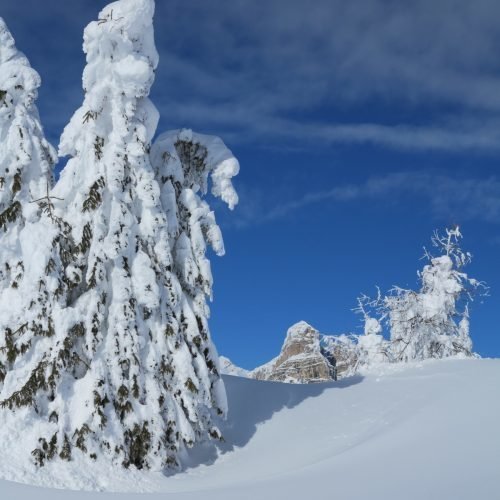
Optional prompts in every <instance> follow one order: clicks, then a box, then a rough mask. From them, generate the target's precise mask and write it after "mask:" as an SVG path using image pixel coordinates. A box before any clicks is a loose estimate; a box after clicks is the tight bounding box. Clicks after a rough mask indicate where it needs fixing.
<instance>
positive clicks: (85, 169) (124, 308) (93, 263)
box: [4, 0, 237, 469]
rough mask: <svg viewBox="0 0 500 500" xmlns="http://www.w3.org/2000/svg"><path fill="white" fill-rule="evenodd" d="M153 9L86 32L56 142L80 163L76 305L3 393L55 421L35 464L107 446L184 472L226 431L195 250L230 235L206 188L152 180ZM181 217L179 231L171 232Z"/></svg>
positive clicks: (69, 172) (72, 281) (67, 214)
mask: <svg viewBox="0 0 500 500" xmlns="http://www.w3.org/2000/svg"><path fill="white" fill-rule="evenodd" d="M153 13H154V1H153V0H120V1H117V2H114V3H112V4H110V5H109V6H107V7H106V8H105V9H104V10H103V11H102V12H101V14H100V17H99V20H98V21H95V22H93V23H91V24H90V25H89V26H88V27H87V28H86V30H85V37H84V50H85V52H86V54H87V66H86V68H85V72H84V77H83V82H84V90H85V99H84V103H83V105H82V107H81V108H80V109H79V110H78V111H77V112H76V113H75V115H74V116H73V118H72V120H71V122H70V124H69V125H68V126H67V127H66V129H65V131H64V134H63V137H62V139H61V144H60V154H61V155H63V156H66V155H68V156H70V157H71V159H70V160H69V162H68V164H67V166H66V168H65V169H64V171H63V173H62V175H61V179H60V181H59V182H58V184H57V186H56V188H55V189H54V192H53V193H52V194H51V196H52V198H51V199H52V200H53V201H54V204H55V211H56V215H55V217H61V218H62V219H64V221H65V222H66V224H68V226H69V227H70V230H71V238H70V239H69V240H70V241H72V242H73V244H72V247H71V248H70V251H69V255H70V257H71V261H70V262H67V263H65V279H66V282H67V283H68V286H67V295H66V297H67V304H66V305H67V307H66V309H65V310H64V314H60V315H57V316H56V321H55V325H54V328H55V332H54V334H53V335H52V336H51V337H50V338H49V341H50V345H49V346H47V345H45V344H44V345H43V349H36V348H35V349H34V351H35V352H34V354H33V355H32V356H30V358H29V359H26V361H25V366H24V367H23V373H25V374H26V373H27V374H28V375H29V377H28V378H29V384H24V385H23V384H22V383H20V385H19V387H18V388H17V391H12V390H11V391H10V396H9V397H7V398H6V399H5V400H4V405H5V406H7V407H9V408H16V407H20V406H26V405H29V406H31V407H33V408H34V410H35V411H36V412H37V414H38V416H39V418H40V419H42V420H45V421H46V425H45V427H44V429H45V431H44V432H45V435H42V436H40V441H39V443H38V447H36V449H35V450H34V452H33V454H34V457H35V460H36V461H37V462H38V463H39V464H43V463H44V462H45V461H46V460H49V459H51V458H54V457H56V456H60V457H61V458H64V459H70V458H71V456H72V454H73V453H80V452H83V453H86V454H88V455H89V456H90V457H91V458H96V457H97V456H98V455H100V454H101V453H103V452H104V453H107V454H108V455H110V456H111V457H112V458H113V459H115V460H116V461H117V462H120V463H122V464H123V465H125V466H129V465H135V466H137V467H139V468H140V467H152V468H155V469H161V468H164V467H176V466H177V465H178V464H179V462H180V461H181V459H182V456H183V453H184V452H185V451H186V449H187V448H189V447H191V446H192V445H193V444H194V443H195V442H197V441H200V440H203V439H205V438H207V437H211V438H214V439H218V438H219V437H220V433H219V430H218V429H217V425H216V421H217V418H218V417H217V415H220V416H222V415H224V413H225V411H226V400H225V391H224V386H223V383H222V381H221V379H220V376H219V373H218V360H217V353H216V351H215V348H214V347H213V346H212V344H211V341H210V337H209V333H208V327H207V322H206V321H207V316H208V309H207V308H206V307H205V306H206V304H205V303H204V297H206V295H210V284H211V278H210V272H209V270H210V269H209V265H208V260H206V259H204V258H202V256H201V253H200V252H202V251H203V248H204V246H203V245H204V243H203V241H204V238H205V239H206V241H208V242H210V243H212V244H213V245H214V247H215V249H216V251H218V252H219V253H221V251H222V240H221V238H220V232H219V230H218V228H217V226H216V225H215V222H214V218H213V214H212V213H211V212H210V211H209V210H208V207H207V205H206V204H205V203H204V202H202V201H201V200H200V199H199V198H196V196H198V194H197V193H198V192H199V188H198V187H196V186H194V185H193V186H192V189H191V191H190V192H189V190H183V189H180V190H179V191H175V189H177V186H175V189H174V192H172V193H170V195H169V194H168V193H166V192H165V190H164V189H163V192H161V190H160V186H159V184H158V182H157V180H156V179H155V171H154V169H153V167H152V165H151V161H150V142H151V139H152V137H153V135H154V133H155V130H156V126H157V121H158V113H157V111H156V109H155V107H154V106H153V104H152V103H151V102H150V101H149V99H148V97H147V96H148V94H149V90H150V87H151V85H152V83H153V80H154V72H155V68H156V65H157V62H158V55H157V52H156V49H155V46H154V39H153V26H152V18H153ZM190 165H191V164H189V165H186V164H183V168H188V169H189V168H190ZM236 165H237V164H236ZM194 168H195V169H200V171H199V172H198V173H199V176H200V177H191V174H190V173H189V170H187V171H186V174H184V175H185V178H186V179H188V182H191V181H192V182H198V181H199V179H205V180H206V175H204V174H203V172H201V170H203V169H207V171H208V172H209V171H210V169H211V166H210V165H199V164H198V163H197V164H196V165H195V167H194ZM224 171H225V170H224V168H215V169H214V170H213V172H212V180H213V185H214V188H213V189H212V191H213V193H214V194H218V195H220V196H222V197H223V198H224V197H225V194H226V193H231V196H232V197H233V198H232V201H231V203H233V202H235V201H236V197H235V196H236V195H235V193H234V191H233V190H232V187H231V183H230V177H231V175H226V174H224ZM236 172H237V169H235V170H234V171H233V175H234V174H235V173H236ZM200 187H202V186H201V184H200ZM219 189H220V190H221V191H220V192H218V190H219ZM190 193H192V195H193V196H194V197H195V198H196V199H190ZM178 195H179V198H177V196H178ZM176 203H180V206H179V208H176V205H175V204H176ZM188 210H192V211H193V213H192V214H191V216H190V217H189V216H188V214H187V211H188ZM176 211H178V213H179V217H178V220H179V225H178V226H177V229H175V228H170V227H169V222H170V223H171V224H173V220H174V218H173V216H172V213H173V212H176ZM202 212H206V213H204V214H202ZM197 216H199V220H198V222H197V221H196V217H197ZM186 217H187V218H186ZM174 235H176V237H175V238H174V239H173V236H174ZM190 245H191V246H190ZM66 253H68V252H66ZM196 266H199V269H198V270H196ZM199 290H202V291H203V294H205V295H204V296H202V294H200V292H199ZM37 340H38V339H33V342H34V343H35V344H41V342H40V341H39V340H38V342H37ZM45 340H46V339H44V341H45ZM25 394H28V395H29V396H30V397H29V398H26V397H24V396H25Z"/></svg>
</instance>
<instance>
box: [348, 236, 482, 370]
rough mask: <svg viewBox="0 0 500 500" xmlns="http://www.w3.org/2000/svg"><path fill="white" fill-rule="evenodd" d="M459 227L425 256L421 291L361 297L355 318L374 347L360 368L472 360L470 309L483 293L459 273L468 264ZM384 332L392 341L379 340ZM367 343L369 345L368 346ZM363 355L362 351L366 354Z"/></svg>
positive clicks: (437, 239)
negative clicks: (459, 358) (434, 360)
mask: <svg viewBox="0 0 500 500" xmlns="http://www.w3.org/2000/svg"><path fill="white" fill-rule="evenodd" d="M461 239H462V234H461V233H460V229H459V228H458V227H455V228H452V229H447V230H446V231H445V233H444V234H442V233H439V232H435V233H434V236H433V238H432V243H433V246H434V248H435V249H436V250H437V251H438V255H437V256H434V255H433V254H432V253H431V252H429V251H427V250H426V251H425V256H424V257H425V258H426V259H427V261H428V264H427V265H425V266H424V268H423V270H422V271H420V272H419V273H418V277H419V281H420V289H419V290H417V291H415V290H410V289H404V288H400V287H397V286H395V287H393V288H392V290H390V292H389V294H388V295H387V296H382V294H381V293H380V291H378V295H377V297H376V298H375V299H370V298H369V297H366V296H364V295H363V296H361V297H360V299H359V300H358V308H357V309H356V312H358V313H361V314H362V315H363V321H364V325H365V335H364V336H363V337H360V340H359V344H358V345H359V350H360V352H363V346H364V344H368V345H370V346H371V347H372V349H371V350H370V351H368V352H369V354H367V355H365V361H363V356H360V362H361V363H365V364H371V363H374V362H379V361H380V360H382V359H384V357H385V360H386V361H392V362H398V361H404V362H407V361H413V360H423V359H429V358H445V357H450V356H463V357H464V356H465V357H470V356H474V353H473V350H472V341H471V338H470V325H469V305H470V302H471V301H472V300H473V298H474V296H475V295H476V294H477V293H479V294H481V293H484V292H485V291H486V287H485V285H484V284H483V283H481V282H479V281H477V280H475V279H473V278H470V277H469V276H468V275H467V274H466V273H465V272H464V271H463V268H464V266H466V265H467V264H469V263H470V262H471V260H472V256H471V254H470V253H466V252H464V251H463V250H462V249H461V246H460V241H461ZM384 326H385V327H386V328H387V330H388V331H389V337H390V340H384V338H383V337H382V333H383V329H384ZM367 339H370V340H367ZM365 351H366V350H365Z"/></svg>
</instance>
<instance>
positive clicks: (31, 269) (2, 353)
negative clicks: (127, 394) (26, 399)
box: [0, 18, 64, 388]
mask: <svg viewBox="0 0 500 500" xmlns="http://www.w3.org/2000/svg"><path fill="white" fill-rule="evenodd" d="M39 86H40V76H39V75H38V73H37V72H36V71H35V70H34V69H32V68H31V67H30V64H29V62H28V60H27V59H26V57H25V56H24V55H23V54H22V53H21V52H19V51H18V50H17V49H16V46H15V43H14V39H13V37H12V35H11V34H10V32H9V30H8V28H7V26H6V24H5V22H4V21H3V19H1V18H0V388H1V387H2V385H3V381H4V379H5V377H6V375H7V372H8V371H9V370H11V369H12V367H13V365H14V363H15V361H16V359H17V358H18V356H19V355H20V354H24V353H26V351H27V350H29V347H30V345H31V338H32V337H33V336H34V335H39V336H50V335H52V333H53V321H52V316H51V311H52V307H53V302H54V301H57V299H56V298H55V296H54V292H55V290H56V289H61V287H63V286H64V284H63V283H62V275H61V268H62V266H61V262H60V259H59V258H58V252H55V251H54V248H55V247H57V246H58V242H59V239H60V229H61V227H60V225H59V221H57V220H55V219H54V217H53V214H52V208H53V207H52V201H51V198H50V195H49V191H50V189H51V188H52V183H53V165H54V163H55V161H56V154H55V151H54V149H53V148H52V147H51V146H50V144H49V143H48V142H47V140H46V139H45V136H44V133H43V130H42V126H41V124H40V119H39V115H38V111H37V108H36V105H35V101H36V98H37V92H38V88H39Z"/></svg>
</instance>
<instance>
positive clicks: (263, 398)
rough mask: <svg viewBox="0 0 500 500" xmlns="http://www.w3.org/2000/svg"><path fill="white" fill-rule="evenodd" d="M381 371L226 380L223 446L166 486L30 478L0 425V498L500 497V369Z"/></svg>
mask: <svg viewBox="0 0 500 500" xmlns="http://www.w3.org/2000/svg"><path fill="white" fill-rule="evenodd" d="M384 370H385V373H377V374H370V375H367V376H365V377H364V378H363V377H353V378H351V379H346V380H343V381H340V382H336V383H330V384H323V385H307V386H305V385H302V386H300V385H285V384H279V383H270V382H258V381H255V380H247V379H243V378H237V377H225V382H226V386H227V391H228V397H229V404H230V419H229V421H228V424H227V426H226V428H225V432H224V434H225V438H226V444H224V445H223V446H222V448H221V449H220V450H218V451H217V453H214V451H213V450H212V451H210V450H208V449H207V450H205V451H204V452H203V453H202V450H199V451H198V454H199V459H200V461H205V462H206V463H208V464H210V463H211V464H210V465H198V466H196V464H193V465H194V466H193V467H192V468H191V469H189V470H187V471H185V472H183V473H179V474H177V475H175V476H172V477H165V476H163V475H162V474H160V473H152V472H140V471H136V470H128V471H125V470H121V469H119V468H113V467H112V466H110V465H107V464H105V463H103V462H98V463H95V464H91V466H90V467H89V466H88V465H86V462H80V461H78V460H77V459H75V461H73V462H71V463H69V464H68V463H61V462H58V463H52V464H50V465H49V466H47V467H45V468H43V469H41V470H37V469H36V468H35V467H34V466H32V465H31V464H30V463H28V462H27V461H26V458H25V457H24V458H23V455H22V453H21V452H22V451H23V437H22V436H16V435H15V433H13V431H12V428H10V425H9V429H6V428H3V429H0V443H1V447H2V450H1V451H2V452H1V453H0V477H1V478H2V480H0V499H2V500H4V499H5V500H7V499H9V500H10V499H25V498H26V499H37V500H49V499H50V500H62V499H64V500H66V499H68V500H73V499H75V500H76V499H88V500H95V499H99V500H101V499H102V500H108V499H114V500H117V499H120V500H121V499H124V500H128V499H130V500H132V499H138V498H148V499H152V500H155V499H160V498H161V499H165V498H175V499H181V500H182V499H203V500H215V499H228V500H229V499H230V500H239V499H252V500H260V499H288V500H290V499H309V498H326V499H335V498H342V499H370V500H377V499H381V500H382V499H383V500H390V499H398V500H411V499H419V500H421V499H426V500H429V499H430V500H432V499H450V500H460V499H464V500H465V499H467V500H472V499H474V500H478V499H485V500H495V499H500V360H463V361H462V360H460V361H459V360H453V361H450V360H448V361H434V362H426V363H423V364H421V365H414V366H389V367H386V368H385V369H384ZM9 480H11V481H20V482H24V483H31V484H37V485H38V486H27V485H25V484H18V483H15V482H10V481H9ZM40 486H44V487H49V488H70V489H73V490H75V489H86V490H102V491H104V492H95V491H94V492H83V491H71V492H68V491H61V490H56V489H45V488H40ZM113 491H114V492H128V493H126V494H125V493H121V494H118V495H117V494H113V493H111V492H113ZM133 492H135V493H133ZM141 493H142V494H141Z"/></svg>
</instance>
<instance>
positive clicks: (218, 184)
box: [152, 129, 240, 210]
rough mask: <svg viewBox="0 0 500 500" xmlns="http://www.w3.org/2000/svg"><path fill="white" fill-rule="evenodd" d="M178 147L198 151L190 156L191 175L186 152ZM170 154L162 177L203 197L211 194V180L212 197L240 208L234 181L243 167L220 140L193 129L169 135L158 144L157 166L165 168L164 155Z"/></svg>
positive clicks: (153, 152) (154, 149)
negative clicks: (185, 164) (186, 162)
mask: <svg viewBox="0 0 500 500" xmlns="http://www.w3.org/2000/svg"><path fill="white" fill-rule="evenodd" d="M178 144H185V145H186V144H192V145H194V147H196V148H197V150H196V151H194V152H193V151H190V152H189V153H190V156H191V168H190V169H189V171H187V172H186V170H185V169H184V168H183V161H182V160H183V159H184V158H182V156H183V155H184V156H185V155H186V152H185V151H183V149H182V148H178V147H176V145H178ZM167 151H168V152H169V153H167V154H169V157H168V158H163V160H168V162H163V163H165V168H164V170H163V171H162V175H164V176H166V177H171V178H172V179H174V181H176V182H179V183H180V184H181V185H185V184H186V182H187V183H189V187H190V188H191V189H193V191H194V192H197V191H201V193H202V194H206V193H207V191H208V179H209V176H210V178H211V181H212V188H211V192H212V194H213V195H214V196H215V197H217V198H221V199H222V201H224V202H225V203H227V204H228V206H229V208H230V209H231V210H232V209H233V208H234V207H235V206H236V205H237V204H238V194H237V193H236V190H235V189H234V186H233V184H232V178H233V177H235V176H236V175H238V173H239V171H240V165H239V163H238V160H237V159H236V158H235V157H234V155H233V153H232V152H231V151H230V150H229V149H228V148H227V147H226V145H225V144H224V143H223V142H222V140H221V139H220V138H219V137H215V136H210V135H204V134H197V133H194V132H193V131H192V130H189V129H183V130H172V131H169V132H166V133H164V134H162V135H161V136H160V137H159V138H158V139H157V140H156V143H155V145H154V147H153V150H152V160H153V164H156V165H158V164H161V163H162V162H161V159H162V158H161V155H165V154H166V153H165V152H167ZM193 153H194V154H193ZM184 163H185V162H184ZM187 177H189V179H188V178H187Z"/></svg>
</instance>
